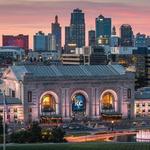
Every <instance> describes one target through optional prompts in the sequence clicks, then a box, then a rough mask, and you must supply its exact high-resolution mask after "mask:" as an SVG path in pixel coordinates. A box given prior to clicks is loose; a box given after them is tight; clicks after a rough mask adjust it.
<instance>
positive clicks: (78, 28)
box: [70, 8, 85, 47]
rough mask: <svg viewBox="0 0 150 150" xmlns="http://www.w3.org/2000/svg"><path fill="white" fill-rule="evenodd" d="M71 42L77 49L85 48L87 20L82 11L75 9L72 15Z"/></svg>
mask: <svg viewBox="0 0 150 150" xmlns="http://www.w3.org/2000/svg"><path fill="white" fill-rule="evenodd" d="M70 40H71V43H74V44H76V47H83V46H85V19H84V13H83V12H82V10H80V9H78V8H77V9H74V10H73V12H72V13H71V21H70Z"/></svg>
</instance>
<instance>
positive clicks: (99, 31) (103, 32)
mask: <svg viewBox="0 0 150 150" xmlns="http://www.w3.org/2000/svg"><path fill="white" fill-rule="evenodd" d="M95 24H96V38H97V41H98V40H99V38H107V39H108V40H109V38H110V36H111V18H105V17H104V16H102V15H100V16H98V17H97V18H96V20H95Z"/></svg>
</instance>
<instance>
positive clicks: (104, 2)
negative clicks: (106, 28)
mask: <svg viewBox="0 0 150 150" xmlns="http://www.w3.org/2000/svg"><path fill="white" fill-rule="evenodd" d="M74 8H80V9H82V10H83V12H84V13H85V19H86V31H88V30H89V29H95V18H96V17H97V16H99V15H100V14H102V15H104V16H106V17H111V18H112V23H113V25H115V26H116V28H117V33H118V34H119V27H120V25H121V24H130V25H131V26H132V27H133V31H134V34H135V33H137V32H141V33H145V34H147V35H150V0H124V2H122V0H0V41H1V36H2V35H3V34H14V35H17V34H20V33H22V34H29V35H30V48H32V39H33V34H35V33H36V32H38V31H39V30H42V31H43V32H45V33H48V32H51V23H52V22H53V21H54V17H55V15H58V17H59V22H60V24H61V26H62V27H63V35H64V26H67V25H69V23H70V13H71V12H72V10H73V9H74ZM86 35H87V33H86ZM63 41H64V39H63ZM0 44H1V42H0Z"/></svg>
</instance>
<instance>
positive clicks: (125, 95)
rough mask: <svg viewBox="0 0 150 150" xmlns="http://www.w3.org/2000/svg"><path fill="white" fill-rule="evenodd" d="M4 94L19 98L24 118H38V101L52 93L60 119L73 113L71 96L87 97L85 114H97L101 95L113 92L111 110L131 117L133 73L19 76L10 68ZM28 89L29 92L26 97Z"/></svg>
mask: <svg viewBox="0 0 150 150" xmlns="http://www.w3.org/2000/svg"><path fill="white" fill-rule="evenodd" d="M3 80H4V87H5V89H6V95H9V96H12V95H11V92H10V89H11V91H15V97H17V98H19V99H21V101H22V107H23V110H24V111H23V112H24V121H25V122H28V121H29V118H30V119H32V121H33V120H39V119H40V116H41V115H42V112H41V111H42V110H41V105H42V98H43V96H44V95H47V94H49V95H52V96H53V97H54V99H55V102H56V106H55V107H56V111H55V114H60V115H61V116H62V118H63V119H71V118H72V116H73V111H72V109H73V108H72V99H73V97H74V96H75V95H76V94H78V93H79V94H81V95H83V96H84V98H85V99H86V101H85V102H86V105H85V106H86V108H85V112H84V116H86V117H88V118H91V119H94V118H100V117H101V113H102V112H104V110H103V108H102V107H103V106H102V105H103V104H102V101H103V96H104V95H105V94H106V93H110V94H112V95H113V110H111V111H114V112H117V113H120V114H122V117H123V118H127V117H134V76H133V74H131V73H125V74H122V75H112V76H110V75H109V76H84V77H83V76H69V77H68V76H61V77H57V76H56V77H49V76H45V77H44V76H38V75H37V76H33V74H31V73H29V72H24V73H22V74H21V76H20V78H19V77H17V75H16V74H15V73H14V71H12V69H11V68H9V69H8V70H7V71H5V73H4V75H3ZM29 92H30V94H31V95H32V96H31V98H30V99H31V100H30V101H29Z"/></svg>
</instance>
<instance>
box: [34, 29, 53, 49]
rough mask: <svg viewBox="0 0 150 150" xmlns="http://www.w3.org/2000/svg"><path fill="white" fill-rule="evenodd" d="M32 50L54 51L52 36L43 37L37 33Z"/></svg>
mask: <svg viewBox="0 0 150 150" xmlns="http://www.w3.org/2000/svg"><path fill="white" fill-rule="evenodd" d="M34 50H35V51H50V50H56V38H55V35H53V34H50V33H49V34H48V35H45V34H44V33H43V32H42V31H39V32H38V33H36V34H35V35H34Z"/></svg>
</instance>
